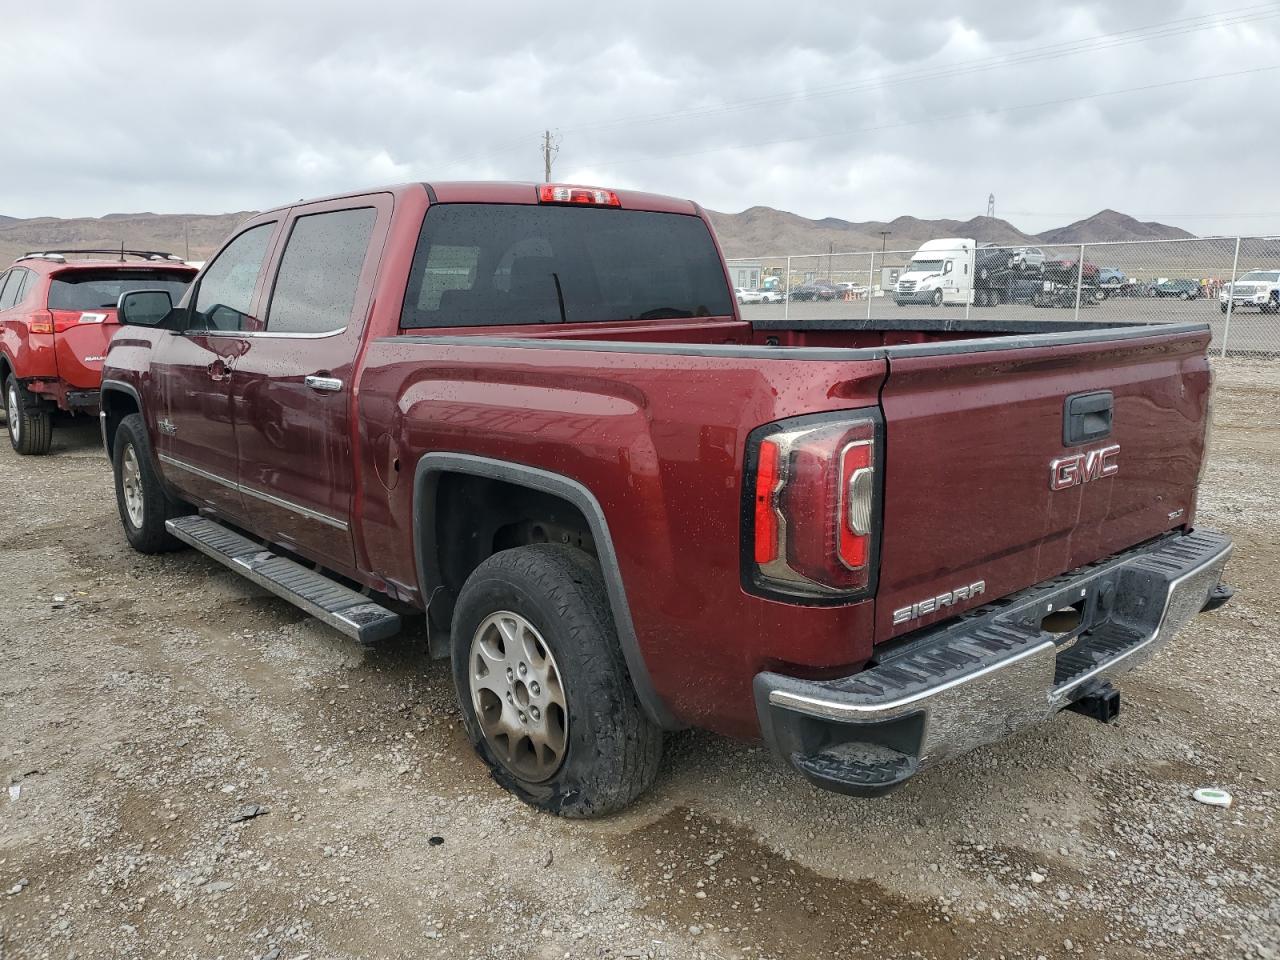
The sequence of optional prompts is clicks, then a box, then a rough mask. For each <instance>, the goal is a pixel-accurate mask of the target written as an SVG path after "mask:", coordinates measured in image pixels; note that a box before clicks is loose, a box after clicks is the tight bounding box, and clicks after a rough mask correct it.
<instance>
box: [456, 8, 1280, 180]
mask: <svg viewBox="0 0 1280 960" xmlns="http://www.w3.org/2000/svg"><path fill="white" fill-rule="evenodd" d="M1276 17H1280V9H1278V8H1277V5H1276V4H1275V3H1274V2H1272V3H1262V4H1252V5H1249V6H1243V7H1233V8H1229V9H1226V10H1220V11H1216V12H1214V13H1211V14H1199V15H1197V16H1192V17H1181V18H1176V19H1173V20H1161V21H1157V22H1155V23H1149V24H1145V25H1143V26H1140V27H1131V28H1129V29H1127V30H1120V31H1116V32H1114V33H1104V34H1098V35H1095V36H1092V37H1083V38H1078V39H1076V40H1068V41H1059V42H1057V43H1052V44H1046V45H1042V46H1038V47H1029V48H1025V49H1023V50H1019V51H1015V52H1013V53H1011V54H1007V55H1001V56H993V57H982V58H977V59H974V60H967V61H960V62H959V63H956V64H952V65H950V66H946V67H934V68H928V69H925V70H917V71H908V72H905V73H900V74H891V75H889V76H887V77H878V78H872V79H867V80H860V81H856V82H854V83H845V84H837V85H832V86H826V87H818V88H815V89H811V90H807V91H796V92H792V93H785V94H773V95H770V96H764V97H754V98H750V99H746V100H738V101H732V102H730V103H724V104H720V105H717V106H714V107H702V108H697V109H692V110H683V111H672V112H667V113H649V114H633V115H631V116H626V117H614V118H612V119H609V120H598V121H595V122H592V123H587V124H580V125H578V126H576V127H568V128H564V129H565V130H566V131H568V132H576V131H583V130H592V129H606V128H610V127H616V126H620V125H638V124H651V123H662V122H670V121H679V120H688V119H703V118H707V117H711V116H716V115H719V114H725V113H734V112H739V111H742V110H751V109H757V108H760V107H765V106H781V105H785V104H788V103H796V102H801V101H806V100H814V99H822V98H827V97H832V96H838V95H840V94H846V93H860V92H867V91H870V90H876V89H887V88H892V87H895V86H900V85H902V84H906V83H921V82H925V81H930V80H942V79H950V78H953V77H957V76H964V75H967V74H974V73H980V72H985V71H988V70H993V69H996V68H999V67H1009V66H1021V65H1024V64H1028V63H1035V62H1038V61H1045V60H1056V59H1061V58H1063V57H1068V56H1074V55H1076V54H1080V53H1091V52H1095V51H1097V50H1107V49H1113V48H1115V47H1120V46H1128V45H1131V44H1135V43H1146V42H1149V41H1151V40H1156V39H1167V38H1169V37H1172V36H1181V35H1185V34H1190V33H1197V32H1200V31H1203V30H1209V29H1215V28H1218V27H1223V26H1239V25H1241V24H1245V23H1252V22H1256V21H1258V20H1267V19H1273V18H1276ZM537 135H540V134H537ZM534 136H535V134H533V133H530V134H528V135H527V136H526V137H522V138H521V139H520V140H518V141H515V142H513V144H512V146H510V147H507V148H499V149H496V150H494V151H480V152H479V153H473V154H470V155H467V156H464V157H460V158H456V159H454V160H450V161H447V162H446V164H445V165H446V166H452V165H454V164H457V163H463V162H468V161H472V160H483V159H490V158H493V157H497V156H502V155H505V154H507V153H510V152H512V151H513V150H514V149H519V147H520V146H522V145H524V144H526V143H527V142H528V141H529V140H531V139H532V138H533V137H534Z"/></svg>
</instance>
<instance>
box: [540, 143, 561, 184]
mask: <svg viewBox="0 0 1280 960" xmlns="http://www.w3.org/2000/svg"><path fill="white" fill-rule="evenodd" d="M559 152H560V140H559V138H558V137H552V136H551V131H550V130H547V131H546V132H545V133H543V135H542V170H543V174H544V179H543V183H550V182H551V164H552V162H553V161H554V160H555V158H556V154H558V153H559Z"/></svg>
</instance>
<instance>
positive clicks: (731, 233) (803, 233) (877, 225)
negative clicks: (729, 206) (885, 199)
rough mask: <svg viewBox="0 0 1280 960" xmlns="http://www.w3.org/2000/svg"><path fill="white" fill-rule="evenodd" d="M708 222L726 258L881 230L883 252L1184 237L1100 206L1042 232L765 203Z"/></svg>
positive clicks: (856, 240) (876, 238)
mask: <svg viewBox="0 0 1280 960" xmlns="http://www.w3.org/2000/svg"><path fill="white" fill-rule="evenodd" d="M710 214H711V220H712V223H714V224H715V228H716V233H717V234H718V235H719V237H720V243H721V244H722V245H723V247H724V251H725V256H727V257H757V256H776V255H786V254H793V255H794V254H806V253H826V252H827V251H828V249H834V250H835V251H836V252H837V253H839V252H852V251H858V250H879V249H880V248H881V239H882V238H881V235H880V234H881V231H885V230H887V231H889V234H888V236H887V237H884V238H883V240H884V242H885V244H886V245H887V249H889V250H915V249H916V248H917V247H919V246H920V244H922V243H924V242H925V241H926V240H933V239H937V238H939V237H973V238H974V239H976V240H978V241H979V242H981V243H996V244H1002V245H1003V244H1023V243H1025V244H1035V245H1051V244H1069V243H1084V242H1087V241H1100V240H1113V241H1114V240H1157V239H1168V240H1171V239H1175V238H1181V237H1190V236H1192V234H1190V233H1188V232H1187V231H1185V230H1182V229H1179V228H1178V227H1172V226H1169V225H1167V224H1162V223H1142V222H1140V221H1138V220H1135V219H1134V218H1133V217H1130V216H1127V215H1126V214H1123V213H1117V212H1116V211H1115V210H1103V211H1101V212H1099V213H1095V214H1094V215H1093V216H1091V217H1088V218H1086V219H1084V220H1077V221H1076V222H1075V223H1073V224H1070V225H1068V226H1065V227H1058V228H1057V229H1054V230H1047V231H1045V232H1044V233H1039V234H1033V233H1024V232H1023V231H1021V230H1019V229H1018V228H1017V227H1015V226H1014V225H1013V224H1011V223H1009V222H1008V221H1007V220H1001V219H998V218H994V217H974V218H973V219H971V220H920V219H917V218H916V217H898V218H897V219H896V220H890V221H889V222H887V223H885V222H882V221H878V220H872V221H867V222H864V223H855V222H851V221H848V220H839V219H836V218H835V217H827V218H825V219H822V220H809V219H806V218H805V217H801V216H798V215H797V214H794V213H787V212H785V211H783V210H774V209H773V208H771V207H750V208H748V209H746V210H743V211H742V212H741V213H718V212H716V211H710Z"/></svg>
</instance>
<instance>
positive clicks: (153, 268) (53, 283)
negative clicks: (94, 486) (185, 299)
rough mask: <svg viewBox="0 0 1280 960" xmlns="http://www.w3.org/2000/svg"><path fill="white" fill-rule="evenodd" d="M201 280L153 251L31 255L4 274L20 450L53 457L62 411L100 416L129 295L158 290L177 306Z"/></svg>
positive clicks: (2, 294)
mask: <svg viewBox="0 0 1280 960" xmlns="http://www.w3.org/2000/svg"><path fill="white" fill-rule="evenodd" d="M106 254H110V255H111V256H112V257H114V259H106V257H105V256H104V255H106ZM73 255H74V256H80V257H84V258H86V259H79V260H68V259H67V258H68V257H69V256H73ZM130 257H131V258H133V259H126V258H130ZM90 258H92V259H90ZM195 275H196V271H195V268H193V267H191V266H188V265H187V264H186V263H184V262H183V261H182V260H181V259H180V258H178V257H175V256H173V255H172V254H168V253H157V252H155V251H151V250H48V251H43V252H38V253H28V254H26V255H24V256H22V257H19V258H18V259H17V260H15V261H14V263H13V266H11V267H10V268H9V269H8V270H6V271H5V272H4V273H0V384H2V385H3V387H4V400H3V404H4V409H5V413H6V416H7V418H8V421H9V442H10V443H12V444H13V449H14V450H16V451H17V452H18V453H22V454H44V453H48V452H49V446H50V444H51V443H52V440H53V414H54V412H55V411H58V410H61V411H63V412H65V413H83V414H88V415H90V416H96V415H97V412H98V389H99V386H100V384H101V381H102V361H103V359H104V358H105V357H106V353H107V344H108V342H110V340H111V335H112V333H114V332H115V330H116V326H117V324H116V303H117V302H118V301H119V299H120V295H121V294H122V293H127V292H129V291H130V290H141V289H157V288H158V289H163V290H167V291H169V293H170V295H171V296H172V297H173V298H174V299H175V300H177V299H179V298H181V296H182V293H183V291H184V290H185V289H186V287H187V284H189V283H190V282H191V280H192V278H193V277H194V276H195Z"/></svg>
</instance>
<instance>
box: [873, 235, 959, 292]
mask: <svg viewBox="0 0 1280 960" xmlns="http://www.w3.org/2000/svg"><path fill="white" fill-rule="evenodd" d="M976 247H977V243H976V242H975V241H973V240H971V239H969V238H967V237H952V238H949V239H944V240H929V241H927V242H926V243H925V244H924V245H922V246H921V247H920V249H919V250H917V251H916V252H915V253H914V254H913V255H912V257H911V262H910V263H908V264H907V268H906V269H905V270H903V271H902V273H900V274H899V275H898V285H897V286H896V287H895V288H894V291H893V300H894V302H895V303H896V304H898V306H903V305H904V304H908V303H929V304H932V305H933V306H935V307H940V306H942V305H943V304H944V303H960V304H964V303H969V302H970V298H971V297H972V296H973V266H974V263H973V252H974V250H975V249H976Z"/></svg>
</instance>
